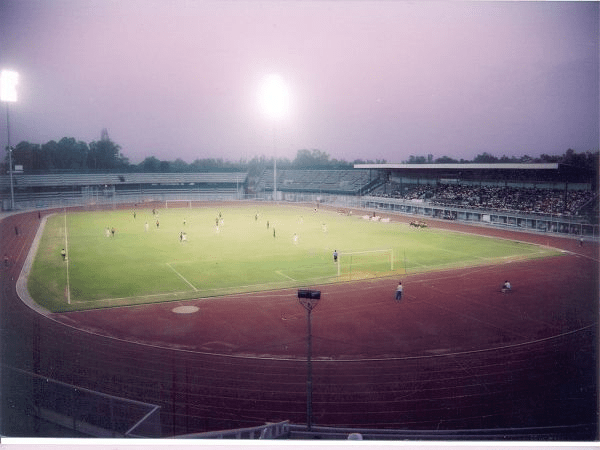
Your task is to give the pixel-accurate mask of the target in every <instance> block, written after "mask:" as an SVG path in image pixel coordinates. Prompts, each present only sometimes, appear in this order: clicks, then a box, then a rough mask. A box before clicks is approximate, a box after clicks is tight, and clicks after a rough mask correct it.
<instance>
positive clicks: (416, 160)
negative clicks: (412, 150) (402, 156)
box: [408, 155, 427, 164]
mask: <svg viewBox="0 0 600 450" xmlns="http://www.w3.org/2000/svg"><path fill="white" fill-rule="evenodd" d="M426 162H427V159H426V158H425V157H424V156H414V155H410V156H409V157H408V164H425V163H426Z"/></svg>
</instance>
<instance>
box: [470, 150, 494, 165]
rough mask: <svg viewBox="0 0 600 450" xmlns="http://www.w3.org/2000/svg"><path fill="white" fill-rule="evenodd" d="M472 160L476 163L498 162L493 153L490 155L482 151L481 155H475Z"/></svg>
mask: <svg viewBox="0 0 600 450" xmlns="http://www.w3.org/2000/svg"><path fill="white" fill-rule="evenodd" d="M473 162H474V163H477V164H493V163H497V162H498V158H496V157H495V156H493V155H490V154H489V153H487V152H483V153H482V154H481V155H477V156H476V157H475V158H474V159H473Z"/></svg>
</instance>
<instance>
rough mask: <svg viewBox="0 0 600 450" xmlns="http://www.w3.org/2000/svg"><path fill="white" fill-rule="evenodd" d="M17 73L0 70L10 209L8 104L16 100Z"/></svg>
mask: <svg viewBox="0 0 600 450" xmlns="http://www.w3.org/2000/svg"><path fill="white" fill-rule="evenodd" d="M18 80H19V74H18V73H17V72H13V71H12V70H3V71H2V72H0V101H3V102H6V140H7V144H8V145H7V147H6V150H7V151H8V166H9V167H8V171H9V173H10V209H11V210H13V209H15V193H14V188H13V167H12V148H11V147H10V114H9V110H10V108H9V104H10V103H12V102H16V101H17V82H18Z"/></svg>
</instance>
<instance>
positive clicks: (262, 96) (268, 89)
mask: <svg viewBox="0 0 600 450" xmlns="http://www.w3.org/2000/svg"><path fill="white" fill-rule="evenodd" d="M259 101H260V104H261V107H262V109H263V112H264V113H265V114H266V116H267V117H268V118H269V119H270V120H271V121H272V123H273V201H277V148H276V143H275V121H277V120H279V119H282V118H283V117H284V116H285V115H286V114H287V112H288V108H289V95H288V89H287V86H286V84H285V82H284V81H283V78H282V77H281V76H280V75H278V74H270V75H268V76H267V77H265V79H264V81H263V84H262V86H261V89H260V92H259Z"/></svg>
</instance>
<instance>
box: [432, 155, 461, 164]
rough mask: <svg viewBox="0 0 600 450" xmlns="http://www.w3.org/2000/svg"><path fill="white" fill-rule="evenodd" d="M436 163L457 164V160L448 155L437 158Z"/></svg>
mask: <svg viewBox="0 0 600 450" xmlns="http://www.w3.org/2000/svg"><path fill="white" fill-rule="evenodd" d="M435 163H436V164H457V163H458V160H456V159H452V158H450V157H449V156H442V157H441V158H437V159H436V160H435Z"/></svg>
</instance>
